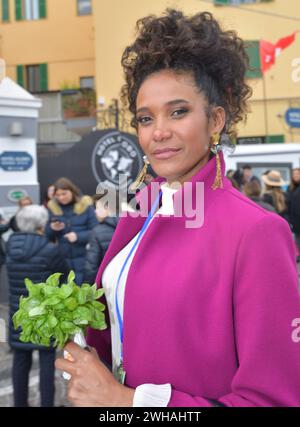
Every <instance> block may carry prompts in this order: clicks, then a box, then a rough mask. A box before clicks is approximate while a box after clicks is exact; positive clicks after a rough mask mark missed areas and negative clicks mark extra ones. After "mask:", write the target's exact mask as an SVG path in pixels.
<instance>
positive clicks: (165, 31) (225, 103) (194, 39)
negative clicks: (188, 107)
mask: <svg viewBox="0 0 300 427" xmlns="http://www.w3.org/2000/svg"><path fill="white" fill-rule="evenodd" d="M136 30H137V37H136V40H135V41H134V43H133V44H131V45H130V46H127V47H126V49H125V51H124V53H123V56H122V61H121V63H122V66H123V69H124V73H125V80H126V83H125V85H124V86H123V87H122V90H121V98H122V101H123V103H124V104H125V105H127V106H128V107H129V110H130V112H131V113H132V114H133V119H132V121H131V125H132V126H133V127H134V128H137V122H136V118H135V115H136V98H137V94H138V91H139V89H140V87H141V84H142V83H143V82H144V80H145V79H146V78H147V77H148V76H149V75H150V74H152V73H155V72H158V71H160V70H165V69H168V70H172V71H175V72H176V73H179V74H180V73H182V72H191V73H193V76H194V79H195V83H196V85H197V87H198V89H199V91H200V92H202V93H203V94H204V96H205V98H206V100H207V102H208V109H207V115H208V117H209V115H210V111H211V108H212V107H214V106H221V107H223V108H224V110H225V113H226V124H225V127H224V129H223V134H226V133H227V134H230V133H233V130H234V125H235V124H236V123H238V122H239V121H241V120H244V119H245V118H246V113H247V100H248V98H249V97H250V96H251V94H252V91H251V89H250V87H249V86H248V85H247V84H246V82H245V74H246V71H247V69H248V67H249V58H248V55H247V53H246V50H245V43H244V41H243V40H242V39H241V38H239V37H238V36H237V34H236V33H235V32H234V31H223V30H222V28H221V27H220V25H219V23H218V22H217V21H216V19H215V18H214V17H213V15H212V14H211V13H209V12H202V13H197V14H196V15H193V16H191V17H187V16H185V15H184V14H183V13H182V12H180V11H178V10H174V9H167V10H166V11H165V13H164V14H163V16H161V17H156V16H154V15H150V16H147V17H145V18H142V19H140V20H138V21H137V24H136Z"/></svg>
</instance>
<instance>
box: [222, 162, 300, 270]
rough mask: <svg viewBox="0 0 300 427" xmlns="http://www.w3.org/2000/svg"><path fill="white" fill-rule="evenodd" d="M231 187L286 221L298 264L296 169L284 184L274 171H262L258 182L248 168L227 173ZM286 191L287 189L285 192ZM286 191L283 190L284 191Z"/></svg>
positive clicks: (299, 172)
mask: <svg viewBox="0 0 300 427" xmlns="http://www.w3.org/2000/svg"><path fill="white" fill-rule="evenodd" d="M226 175H227V178H229V179H230V181H231V183H232V185H233V186H234V187H235V188H237V189H238V190H239V191H241V192H242V193H244V194H245V195H246V196H247V197H249V199H251V200H252V201H254V202H255V203H257V204H259V205H260V206H262V207H263V208H265V209H267V210H269V211H271V212H276V213H277V214H278V215H280V216H281V217H283V218H284V219H285V220H286V221H288V223H289V225H290V227H291V231H292V233H293V234H294V238H295V252H296V256H297V261H298V262H299V261H300V256H299V255H300V252H299V251H300V168H294V169H293V170H292V173H291V181H290V183H287V182H285V181H284V179H283V178H282V176H281V173H280V171H278V170H274V169H271V170H266V171H265V172H264V173H263V174H262V176H261V179H259V178H258V177H257V176H255V175H254V174H253V171H252V168H251V166H249V165H244V166H243V167H242V168H240V169H237V170H232V169H230V170H228V171H227V174H226ZM286 188H287V189H286ZM285 189H286V190H285Z"/></svg>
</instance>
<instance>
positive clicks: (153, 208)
mask: <svg viewBox="0 0 300 427" xmlns="http://www.w3.org/2000/svg"><path fill="white" fill-rule="evenodd" d="M161 195H162V192H161V191H160V192H159V194H158V196H157V198H156V200H155V202H154V203H153V206H152V208H151V210H150V212H149V214H148V216H147V219H146V221H145V222H144V225H143V227H142V229H141V231H140V232H139V235H138V238H137V239H136V241H135V243H134V245H133V247H132V248H131V250H130V252H129V254H128V255H127V258H126V260H125V262H124V264H123V266H122V268H121V271H120V274H119V277H118V281H117V286H116V309H117V317H118V323H119V331H120V339H121V359H122V360H123V320H122V316H121V313H120V308H119V303H118V289H119V285H120V281H121V277H122V274H123V272H124V269H125V267H126V264H127V263H128V261H129V259H130V257H131V255H132V253H133V251H134V250H135V248H136V246H137V245H138V243H139V241H140V240H141V238H142V236H143V234H144V233H145V231H146V228H147V227H148V224H149V222H150V221H151V219H152V217H153V215H154V212H155V210H156V208H157V207H158V205H159V201H160V198H161Z"/></svg>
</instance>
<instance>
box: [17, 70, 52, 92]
mask: <svg viewBox="0 0 300 427" xmlns="http://www.w3.org/2000/svg"><path fill="white" fill-rule="evenodd" d="M17 81H18V84H19V85H20V86H23V87H24V88H25V89H26V90H28V92H31V93H36V92H47V91H48V65H47V64H38V65H27V66H24V65H18V66H17Z"/></svg>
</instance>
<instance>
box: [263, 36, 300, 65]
mask: <svg viewBox="0 0 300 427" xmlns="http://www.w3.org/2000/svg"><path fill="white" fill-rule="evenodd" d="M298 32H299V31H295V32H294V33H293V34H291V35H290V36H287V37H283V38H282V39H280V40H278V42H277V43H276V44H273V43H270V42H267V41H266V40H260V43H259V50H260V62H261V70H262V72H263V73H265V72H266V71H267V70H269V69H270V68H271V67H272V65H274V64H275V60H276V58H277V57H278V56H279V55H280V54H281V52H282V51H283V49H285V48H287V47H288V46H290V45H291V44H292V43H293V42H294V41H295V37H296V33H298Z"/></svg>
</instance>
